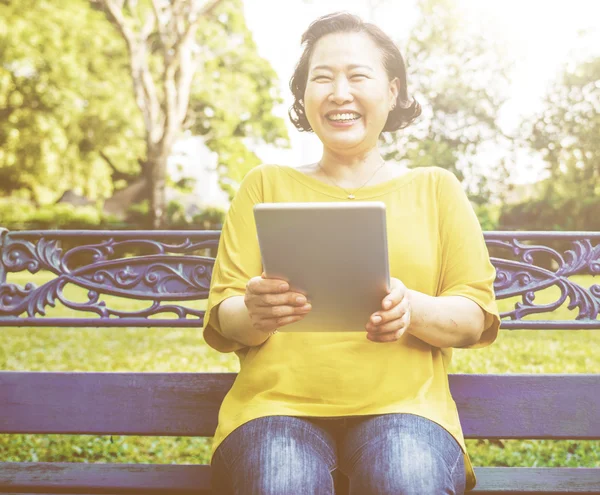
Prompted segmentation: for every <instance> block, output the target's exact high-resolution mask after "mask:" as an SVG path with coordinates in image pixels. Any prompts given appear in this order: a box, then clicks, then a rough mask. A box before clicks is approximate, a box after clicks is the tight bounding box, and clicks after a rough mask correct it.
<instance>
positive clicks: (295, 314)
mask: <svg viewBox="0 0 600 495" xmlns="http://www.w3.org/2000/svg"><path fill="white" fill-rule="evenodd" d="M244 304H245V305H246V308H248V314H249V315H250V320H251V321H252V326H253V327H254V328H255V329H257V330H260V331H261V332H265V333H273V332H274V331H275V330H277V329H278V328H280V327H282V326H284V325H289V324H290V323H295V322H297V321H300V320H301V319H302V318H304V317H305V316H306V315H307V314H308V313H309V312H310V310H311V309H312V307H311V305H310V303H309V302H308V301H307V299H306V296H305V295H303V294H301V293H299V292H292V291H290V286H289V284H288V283H287V282H286V281H285V280H281V279H276V278H266V276H265V274H264V273H263V274H262V276H260V277H253V278H251V279H250V281H249V282H248V283H247V284H246V295H245V296H244Z"/></svg>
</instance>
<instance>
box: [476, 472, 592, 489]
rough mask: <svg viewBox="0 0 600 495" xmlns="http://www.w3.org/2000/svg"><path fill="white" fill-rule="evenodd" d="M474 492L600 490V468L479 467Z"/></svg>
mask: <svg viewBox="0 0 600 495" xmlns="http://www.w3.org/2000/svg"><path fill="white" fill-rule="evenodd" d="M475 475H476V476H477V486H476V487H475V489H474V490H473V491H472V492H470V493H472V494H473V495H498V494H501V493H503V494H510V495H526V494H531V493H543V494H544V495H558V494H564V493H577V494H580V495H581V494H588V495H591V494H598V493H600V468H504V467H503V468H498V467H495V468H488V467H485V468H484V467H480V468H475Z"/></svg>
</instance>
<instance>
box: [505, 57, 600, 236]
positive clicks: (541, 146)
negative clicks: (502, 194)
mask: <svg viewBox="0 0 600 495" xmlns="http://www.w3.org/2000/svg"><path fill="white" fill-rule="evenodd" d="M521 132H522V134H523V135H524V136H527V141H528V143H529V146H530V147H531V149H532V150H534V151H535V152H538V153H540V154H541V156H542V158H543V160H544V161H545V163H546V171H547V177H546V178H545V179H543V180H542V181H540V182H539V183H538V184H536V196H535V197H534V198H533V199H532V200H530V201H523V202H520V203H518V204H515V205H510V206H508V207H506V208H505V209H504V211H503V213H502V216H501V219H500V220H501V225H502V226H504V227H506V228H511V227H512V228H515V227H519V228H523V229H537V230H546V229H554V230H600V216H599V215H598V212H599V211H600V140H599V139H598V137H599V136H600V56H595V57H594V56H592V57H590V58H588V59H584V60H579V61H576V60H574V61H573V62H571V63H569V64H568V65H567V66H566V67H565V68H564V70H563V72H562V74H561V75H560V76H559V78H558V79H557V80H556V82H555V83H554V84H553V85H552V87H551V88H550V90H549V91H548V94H547V95H546V96H545V98H544V103H543V108H542V110H541V111H540V112H539V113H538V114H536V115H534V116H533V117H532V118H530V119H528V120H526V121H525V122H524V123H523V125H522V129H521Z"/></svg>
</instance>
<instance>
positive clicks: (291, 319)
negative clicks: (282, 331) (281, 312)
mask: <svg viewBox="0 0 600 495" xmlns="http://www.w3.org/2000/svg"><path fill="white" fill-rule="evenodd" d="M305 316H306V315H294V316H286V317H284V318H278V319H277V328H280V327H283V326H285V325H289V324H290V323H296V322H297V321H300V320H301V319H302V318H304V317H305Z"/></svg>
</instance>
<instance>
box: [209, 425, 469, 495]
mask: <svg viewBox="0 0 600 495" xmlns="http://www.w3.org/2000/svg"><path fill="white" fill-rule="evenodd" d="M340 473H341V474H342V475H343V478H342V477H340ZM212 476H213V493H214V494H215V495H229V494H231V495H241V494H248V495H309V494H314V495H333V494H334V493H335V489H336V488H339V483H340V482H343V483H345V484H348V485H349V492H350V495H371V494H377V495H386V494H390V495H391V494H394V495H397V494H404V495H412V494H416V495H442V494H462V493H464V489H465V466H464V460H463V453H462V450H461V448H460V446H459V444H458V443H457V442H456V440H455V439H454V438H453V437H452V435H450V434H449V433H448V432H447V431H446V430H445V429H444V428H442V427H441V426H439V425H438V424H436V423H434V422H432V421H430V420H428V419H425V418H422V417H420V416H415V415H412V414H383V415H378V416H353V417H343V418H334V419H324V418H301V417H294V416H268V417H264V418H258V419H255V420H252V421H249V422H248V423H246V424H244V425H242V426H240V427H239V428H237V429H236V430H235V431H233V432H232V433H231V434H230V435H229V436H228V437H227V438H226V439H225V440H224V441H223V442H222V443H221V445H219V447H218V448H217V451H216V452H215V455H214V456H213V460H212Z"/></svg>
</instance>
